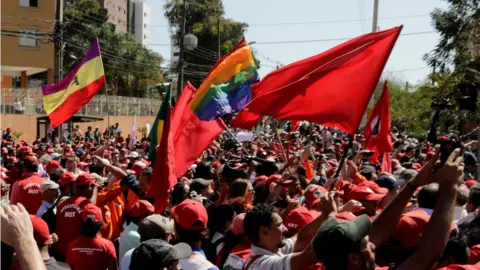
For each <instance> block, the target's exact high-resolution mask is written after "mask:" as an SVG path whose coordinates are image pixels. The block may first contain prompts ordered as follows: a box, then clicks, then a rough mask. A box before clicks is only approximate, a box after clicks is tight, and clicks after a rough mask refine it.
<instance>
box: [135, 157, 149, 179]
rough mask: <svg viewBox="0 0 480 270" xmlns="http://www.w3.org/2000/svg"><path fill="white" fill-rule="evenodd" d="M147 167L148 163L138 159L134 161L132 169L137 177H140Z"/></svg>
mask: <svg viewBox="0 0 480 270" xmlns="http://www.w3.org/2000/svg"><path fill="white" fill-rule="evenodd" d="M146 167H147V165H146V164H145V163H143V162H141V161H137V162H135V163H133V165H132V171H134V172H135V176H136V177H137V179H138V178H139V177H140V174H141V173H142V172H143V170H144V169H145V168H146Z"/></svg>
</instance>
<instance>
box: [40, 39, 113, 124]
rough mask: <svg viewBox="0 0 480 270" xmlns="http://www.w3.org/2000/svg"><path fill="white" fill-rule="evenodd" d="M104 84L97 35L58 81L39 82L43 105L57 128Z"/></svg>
mask: <svg viewBox="0 0 480 270" xmlns="http://www.w3.org/2000/svg"><path fill="white" fill-rule="evenodd" d="M104 84H105V72H104V71H103V63H102V56H101V53H100V45H99V42H98V39H96V40H95V41H94V42H93V44H92V46H91V47H90V49H88V51H87V54H85V56H84V57H83V58H82V60H81V61H80V63H78V64H77V65H76V66H75V67H74V68H73V70H72V71H71V72H70V73H68V74H67V75H66V76H65V77H64V78H63V79H62V80H61V81H60V82H58V83H57V84H49V85H44V86H42V93H43V106H44V108H45V111H46V112H47V114H48V117H49V118H50V126H51V127H52V128H56V127H57V126H59V125H61V124H62V123H63V122H65V121H67V120H68V119H70V117H72V116H73V115H74V114H75V113H76V112H77V111H78V110H80V109H81V108H82V107H83V106H85V105H86V104H87V103H88V102H90V100H91V99H92V98H93V97H94V96H95V95H96V94H97V93H98V91H100V89H101V88H102V87H103V85H104Z"/></svg>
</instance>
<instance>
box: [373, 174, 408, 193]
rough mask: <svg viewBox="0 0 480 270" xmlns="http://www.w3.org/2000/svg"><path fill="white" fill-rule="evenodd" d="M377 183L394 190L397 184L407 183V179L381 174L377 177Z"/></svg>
mask: <svg viewBox="0 0 480 270" xmlns="http://www.w3.org/2000/svg"><path fill="white" fill-rule="evenodd" d="M375 183H376V184H377V185H378V186H379V187H382V188H387V189H388V190H392V189H393V188H394V187H396V186H401V185H403V184H405V180H403V179H400V180H397V179H395V177H393V176H391V175H381V176H379V177H377V180H375Z"/></svg>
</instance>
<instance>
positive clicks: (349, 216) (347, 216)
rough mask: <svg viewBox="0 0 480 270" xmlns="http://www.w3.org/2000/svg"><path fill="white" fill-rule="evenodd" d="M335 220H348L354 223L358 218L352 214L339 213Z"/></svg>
mask: <svg viewBox="0 0 480 270" xmlns="http://www.w3.org/2000/svg"><path fill="white" fill-rule="evenodd" d="M335 218H337V219H339V220H346V221H354V220H355V219H356V218H357V216H355V215H354V214H353V213H352V212H348V211H346V212H340V213H338V214H337V215H336V216H335Z"/></svg>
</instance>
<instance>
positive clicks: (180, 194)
mask: <svg viewBox="0 0 480 270" xmlns="http://www.w3.org/2000/svg"><path fill="white" fill-rule="evenodd" d="M185 187H187V184H186V183H185V182H180V183H177V184H176V185H175V186H173V190H172V205H177V204H179V203H181V202H183V200H185V198H187V195H188V192H187V190H185Z"/></svg>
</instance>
